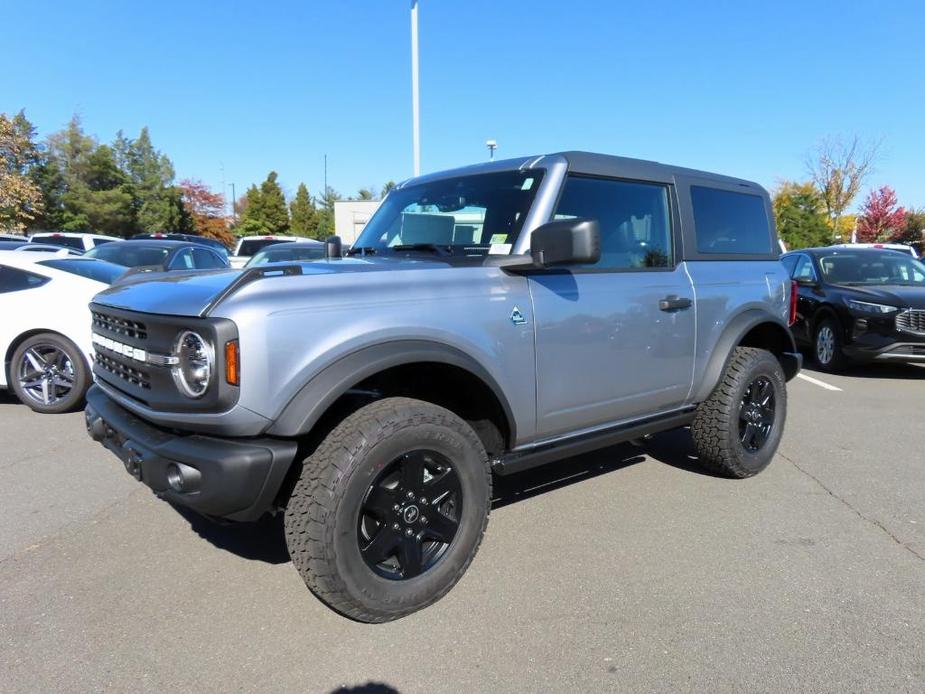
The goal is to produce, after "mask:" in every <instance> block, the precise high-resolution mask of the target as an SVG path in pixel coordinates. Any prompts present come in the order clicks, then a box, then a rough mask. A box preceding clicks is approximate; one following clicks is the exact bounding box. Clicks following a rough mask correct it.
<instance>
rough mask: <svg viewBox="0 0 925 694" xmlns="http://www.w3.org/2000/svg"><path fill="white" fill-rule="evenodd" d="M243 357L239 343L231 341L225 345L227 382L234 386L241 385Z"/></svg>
mask: <svg viewBox="0 0 925 694" xmlns="http://www.w3.org/2000/svg"><path fill="white" fill-rule="evenodd" d="M240 358H241V355H240V354H239V352H238V341H237V340H229V341H228V342H226V343H225V381H227V382H228V383H230V384H231V385H233V386H238V385H241V361H240Z"/></svg>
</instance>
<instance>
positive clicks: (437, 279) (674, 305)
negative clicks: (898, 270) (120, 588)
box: [86, 152, 801, 622]
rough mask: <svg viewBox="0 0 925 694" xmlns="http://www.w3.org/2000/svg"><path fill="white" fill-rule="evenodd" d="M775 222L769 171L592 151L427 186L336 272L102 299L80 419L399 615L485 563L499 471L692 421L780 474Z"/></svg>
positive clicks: (784, 312) (788, 369) (719, 444)
mask: <svg viewBox="0 0 925 694" xmlns="http://www.w3.org/2000/svg"><path fill="white" fill-rule="evenodd" d="M772 220H773V218H772V215H771V206H770V201H769V199H768V194H767V193H766V192H765V190H764V189H762V188H761V186H759V185H757V184H755V183H752V182H749V181H743V180H740V179H735V178H729V177H726V176H718V175H714V174H709V173H705V172H702V171H692V170H689V169H682V168H678V167H673V166H665V165H662V164H657V163H653V162H646V161H637V160H632V159H624V158H620V157H612V156H605V155H600V154H589V153H585V152H565V153H560V154H552V155H545V156H535V157H527V158H523V159H516V160H509V161H497V162H491V163H486V164H481V165H478V166H473V167H467V168H463V169H457V170H454V171H446V172H441V173H435V174H429V175H426V176H421V177H419V178H416V179H413V180H410V181H407V182H405V183H403V184H401V185H399V186H398V187H397V188H396V189H395V190H393V191H392V192H391V193H390V194H389V196H388V197H387V198H386V200H385V201H384V202H383V203H382V205H381V206H380V207H379V209H378V211H377V212H376V213H375V215H374V216H373V217H372V219H371V220H370V222H369V223H368V225H367V226H366V228H365V230H364V231H363V233H362V235H361V236H360V238H359V239H358V240H357V242H356V244H354V246H353V247H352V248H351V249H350V251H348V254H347V256H346V257H343V258H339V257H331V258H327V259H323V260H319V261H314V262H307V263H301V262H292V263H287V264H278V263H276V264H270V265H266V266H257V267H253V268H249V269H246V270H244V271H242V272H233V271H227V272H222V271H218V272H212V273H206V274H202V275H187V276H183V277H182V278H180V279H174V278H172V277H166V276H165V277H161V278H157V279H152V280H150V281H146V282H141V283H137V284H129V285H124V286H119V287H115V288H113V289H110V290H108V291H105V292H103V293H101V294H100V295H98V296H97V297H96V299H95V301H94V303H93V304H92V310H93V340H94V344H95V347H96V350H97V355H98V358H97V360H96V364H95V366H94V373H95V376H96V382H97V385H96V386H95V387H93V388H91V390H90V392H89V394H88V396H87V398H88V402H89V405H88V407H87V410H86V419H87V428H88V431H89V432H90V435H91V436H92V437H93V438H94V439H95V440H97V441H99V442H100V443H102V444H103V445H104V446H105V447H106V448H108V449H109V450H110V451H112V452H113V453H114V454H115V455H116V456H118V457H119V459H121V461H122V462H123V463H124V465H125V467H126V469H127V470H128V471H129V472H130V473H131V474H132V475H134V476H135V477H137V478H138V479H139V480H141V482H143V483H144V484H146V485H148V486H149V487H150V488H151V489H152V490H154V492H155V493H157V494H158V495H159V496H162V497H164V498H166V499H168V500H169V501H171V502H172V503H174V504H178V505H182V506H187V507H189V508H192V509H195V510H197V511H199V512H201V513H203V514H205V515H208V516H214V517H220V518H223V519H227V520H237V521H248V520H254V519H256V518H258V517H260V516H262V515H264V514H266V513H277V512H282V513H284V514H285V533H286V541H287V543H288V546H289V551H290V554H291V556H292V560H293V564H294V565H295V567H296V569H298V571H299V572H300V574H301V575H302V578H303V579H304V581H305V583H306V584H307V586H308V587H309V588H310V589H311V590H312V591H314V592H315V594H316V595H317V596H318V597H319V598H320V599H321V600H323V601H324V602H326V603H327V604H328V605H330V606H331V607H332V608H333V609H335V610H337V611H338V612H340V613H342V614H345V615H347V616H349V617H351V618H353V619H357V620H361V621H368V622H382V621H387V620H391V619H396V618H398V617H402V616H404V615H407V614H409V613H410V612H413V611H415V610H418V609H421V608H423V607H425V606H427V605H429V604H431V603H433V602H435V601H436V600H438V599H440V597H442V596H443V595H445V594H446V592H447V591H448V590H450V588H451V587H452V586H453V585H454V584H455V583H456V581H458V580H459V578H460V576H461V575H462V574H463V572H464V571H465V570H466V568H467V567H468V566H469V563H470V562H471V561H472V558H473V556H474V555H475V552H476V550H477V548H478V546H479V543H480V541H481V538H482V534H483V532H484V530H485V528H486V524H487V521H488V513H489V509H490V501H491V485H492V478H493V476H494V475H505V474H509V473H512V472H517V471H520V470H525V469H527V468H530V467H532V466H536V465H541V464H546V463H553V462H554V461H557V460H560V459H562V458H566V457H568V456H572V455H575V454H578V453H581V452H584V451H588V450H592V449H594V448H599V447H602V446H607V445H611V444H613V443H616V442H620V441H626V440H630V439H637V438H640V437H644V436H646V435H648V434H652V433H654V432H658V431H663V430H667V429H672V428H675V427H681V426H690V428H691V433H692V436H693V442H694V446H695V449H696V451H697V455H698V458H699V462H700V463H701V464H702V465H704V466H705V467H708V468H709V469H711V470H713V471H716V472H718V473H720V474H723V475H726V476H729V477H748V476H750V475H754V474H756V473H758V472H759V471H761V470H762V469H763V468H764V467H765V466H767V465H768V464H769V462H770V461H771V459H772V457H773V455H774V452H775V451H776V450H777V446H778V443H779V442H780V440H781V435H782V433H783V429H784V421H785V418H786V413H787V391H786V385H785V384H786V381H787V380H788V379H790V378H792V377H793V376H794V375H795V374H796V373H797V372H798V371H799V369H800V365H801V359H800V356H799V354H798V353H797V350H796V348H795V347H794V343H793V338H792V337H791V334H790V330H789V327H788V326H789V323H790V322H791V321H792V319H793V306H794V302H793V297H794V294H793V285H792V283H791V280H790V277H789V276H788V274H787V272H786V271H785V269H784V267H783V265H782V264H781V263H780V261H779V260H778V255H779V251H778V244H777V236H776V233H775V229H774V224H773V221H772ZM331 245H333V246H334V247H336V244H331Z"/></svg>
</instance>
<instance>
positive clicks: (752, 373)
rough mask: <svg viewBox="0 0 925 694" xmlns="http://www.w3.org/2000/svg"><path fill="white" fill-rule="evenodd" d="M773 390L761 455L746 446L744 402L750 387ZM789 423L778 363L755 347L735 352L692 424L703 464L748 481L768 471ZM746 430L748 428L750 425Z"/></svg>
mask: <svg viewBox="0 0 925 694" xmlns="http://www.w3.org/2000/svg"><path fill="white" fill-rule="evenodd" d="M756 382H760V383H762V384H763V383H765V382H767V383H768V384H769V388H770V390H771V391H772V392H773V399H772V400H771V403H772V405H773V410H774V417H773V423H772V425H771V428H770V432H769V433H768V434H767V438H766V439H765V440H764V443H763V444H762V445H761V446H760V448H758V449H757V450H749V448H748V446H747V445H746V443H744V442H743V441H742V435H743V433H742V430H741V428H740V426H741V422H742V421H743V416H744V417H747V416H749V414H750V413H749V412H744V414H743V408H745V406H746V402H745V401H746V396H747V394H749V393H750V391H749V388H750V386H751V385H752V384H754V383H756ZM786 417H787V386H786V379H785V377H784V371H783V369H782V368H781V365H780V362H778V361H777V359H776V358H775V357H774V355H773V354H771V353H770V352H768V351H766V350H763V349H756V348H754V347H736V349H735V350H734V351H733V353H732V355H731V357H730V359H729V361H728V363H727V365H726V370H725V372H724V373H723V376H722V378H721V379H720V382H719V384H718V385H717V386H716V388H715V389H714V390H713V392H712V393H711V394H710V397H709V398H707V400H705V401H704V402H702V403H700V406H699V407H698V408H697V413H696V415H695V417H694V421H693V423H692V424H691V436H692V438H693V440H694V448H695V450H696V453H697V456H698V458H699V461H700V463H701V465H703V467H705V468H706V469H707V470H709V471H711V472H714V473H716V474H718V475H722V476H724V477H736V478H744V477H751V476H752V475H756V474H758V473H759V472H761V471H762V470H763V469H764V468H766V467H767V466H768V464H769V463H770V462H771V459H772V458H773V457H774V453H775V452H776V451H777V446H778V444H779V443H780V439H781V436H782V434H783V431H784V421H785V420H786ZM746 425H747V424H746Z"/></svg>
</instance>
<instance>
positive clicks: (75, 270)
mask: <svg viewBox="0 0 925 694" xmlns="http://www.w3.org/2000/svg"><path fill="white" fill-rule="evenodd" d="M39 265H47V266H48V267H51V268H54V269H55V270H61V271H62V272H70V273H71V274H72V275H78V276H80V277H86V278H87V279H91V280H96V281H97V282H103V283H105V284H112V283H113V282H115V281H116V280H117V279H118V278H119V277H121V276H122V275H124V274H125V268H124V267H122V266H121V265H114V264H113V263H107V262H106V261H105V260H86V259H84V258H79V259H78V258H62V259H61V260H41V261H39Z"/></svg>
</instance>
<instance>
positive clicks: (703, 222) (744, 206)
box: [691, 186, 771, 255]
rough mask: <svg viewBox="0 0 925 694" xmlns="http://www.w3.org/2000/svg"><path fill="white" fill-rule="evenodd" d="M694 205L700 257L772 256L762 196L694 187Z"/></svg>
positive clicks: (692, 187)
mask: <svg viewBox="0 0 925 694" xmlns="http://www.w3.org/2000/svg"><path fill="white" fill-rule="evenodd" d="M691 205H692V207H693V212H694V231H695V233H696V235H697V251H698V252H699V253H704V254H716V255H726V254H732V255H768V254H770V253H771V227H770V224H769V223H768V214H767V208H766V207H765V204H764V198H762V197H761V196H760V195H752V194H750V193H737V192H733V191H730V190H722V189H720V188H709V187H707V186H691Z"/></svg>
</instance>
